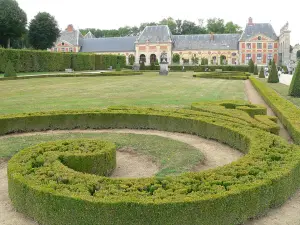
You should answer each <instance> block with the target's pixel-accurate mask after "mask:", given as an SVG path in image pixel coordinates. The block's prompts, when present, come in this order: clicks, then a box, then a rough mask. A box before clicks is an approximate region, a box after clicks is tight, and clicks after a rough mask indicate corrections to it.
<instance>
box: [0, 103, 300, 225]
mask: <svg viewBox="0 0 300 225" xmlns="http://www.w3.org/2000/svg"><path fill="white" fill-rule="evenodd" d="M195 105H196V106H197V109H198V110H199V111H195V110H183V109H178V110H167V109H155V108H138V107H111V108H108V109H101V110H91V111H61V112H48V113H47V112H45V113H30V114H18V115H3V116H1V117H0V125H1V126H0V127H1V130H0V134H2V135H5V134H8V133H13V132H30V131H40V130H48V129H51V130H55V129H64V130H66V129H74V128H79V129H88V128H89V129H107V128H130V129H155V130H165V131H171V132H182V133H190V134H195V135H199V136H202V137H205V138H209V139H214V140H217V141H219V142H222V143H226V144H228V145H229V146H231V147H234V148H236V149H238V150H240V151H241V152H244V153H247V155H246V156H245V157H243V158H241V159H240V160H238V161H236V162H234V163H231V164H229V165H226V166H224V167H220V168H216V169H213V170H208V171H204V172H201V173H199V172H197V173H185V174H182V175H179V176H176V177H164V178H161V177H151V178H140V179H111V178H106V177H103V176H96V175H92V174H83V173H80V172H78V171H75V170H72V169H70V168H68V167H66V166H64V165H63V164H61V163H59V162H57V161H56V160H55V159H54V158H51V157H50V156H51V155H47V154H45V157H46V158H43V157H40V156H41V153H42V152H43V151H37V152H36V154H34V152H33V155H32V156H33V157H31V154H32V153H29V155H28V159H29V160H28V161H27V160H23V156H22V154H25V152H27V151H28V150H24V151H22V152H20V153H19V154H17V155H15V156H14V157H13V158H12V160H11V161H10V162H9V166H8V177H9V193H10V196H11V199H12V202H13V203H14V205H15V207H16V208H17V209H18V210H19V211H21V212H23V213H25V214H27V215H29V216H31V217H34V218H35V219H36V220H37V221H38V222H40V223H42V224H68V223H72V224H97V223H101V224H146V223H147V224H171V223H172V224H195V223H197V224H207V225H209V224H239V223H242V222H244V221H245V220H247V219H248V218H251V217H255V216H257V215H260V214H262V213H264V212H265V211H267V210H268V209H269V208H271V207H275V206H278V205H280V204H282V203H283V202H284V201H286V200H287V199H288V198H289V197H290V195H291V194H293V193H294V192H295V190H296V189H297V188H298V187H299V184H300V178H299V177H300V176H299V173H300V161H299V160H300V153H299V152H300V151H299V147H298V146H295V145H289V144H288V143H287V142H286V141H284V140H283V139H282V138H280V137H278V136H276V135H274V134H271V133H270V132H268V131H266V130H263V129H260V128H259V127H255V126H253V124H252V123H251V122H247V123H244V124H242V123H241V122H235V121H233V120H228V113H230V112H232V110H239V109H237V108H242V109H246V108H249V110H250V111H251V112H252V116H254V118H255V113H257V112H259V113H261V112H262V111H263V110H262V109H261V107H258V108H257V109H255V108H256V107H255V106H251V105H249V103H244V105H243V104H241V103H238V104H236V103H232V104H230V103H229V102H227V103H226V104H225V105H224V106H223V105H222V104H221V105H220V106H218V107H219V109H222V111H226V110H228V113H225V112H223V113H216V112H212V111H210V112H208V110H211V109H207V108H208V107H207V106H204V107H203V110H201V108H202V107H201V104H195ZM214 107H217V105H216V104H215V106H214ZM226 107H227V109H226ZM233 108H236V109H233ZM219 109H218V112H219ZM241 112H243V111H241ZM243 116H244V115H241V117H243ZM249 117H250V115H249ZM233 118H234V117H233ZM271 120H273V118H271ZM34 149H35V147H33V148H32V150H33V151H34ZM52 151H53V152H55V151H59V149H57V148H52ZM28 152H30V150H29V151H28ZM53 154H54V153H53ZM32 159H34V160H35V161H38V163H37V164H35V163H33V164H32ZM43 159H45V161H44V162H47V163H44V162H43ZM48 162H49V163H48ZM33 165H38V166H36V167H33ZM58 178H59V179H58ZM129 205H130V207H128V206H129ZM112 209H113V210H112ZM183 209H184V210H183ZM53 210H55V212H56V213H49V212H51V211H53ZM71 211H72V213H66V212H71ZM132 212H138V213H132ZM161 212H163V213H161ZM90 215H92V216H90Z"/></svg>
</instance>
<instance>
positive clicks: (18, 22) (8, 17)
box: [0, 0, 27, 47]
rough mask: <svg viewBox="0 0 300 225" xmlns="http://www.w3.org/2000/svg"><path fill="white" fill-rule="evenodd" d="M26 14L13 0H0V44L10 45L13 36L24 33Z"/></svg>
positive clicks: (19, 35) (17, 36) (18, 36)
mask: <svg viewBox="0 0 300 225" xmlns="http://www.w3.org/2000/svg"><path fill="white" fill-rule="evenodd" d="M26 24H27V16H26V13H25V12H24V11H23V10H22V9H21V8H20V7H19V4H18V2H17V1H15V0H0V45H2V46H5V47H10V42H11V40H12V39H13V38H20V37H22V35H24V34H25V33H26Z"/></svg>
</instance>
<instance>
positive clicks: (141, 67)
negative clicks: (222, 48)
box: [140, 61, 146, 70]
mask: <svg viewBox="0 0 300 225" xmlns="http://www.w3.org/2000/svg"><path fill="white" fill-rule="evenodd" d="M140 70H146V66H145V62H144V61H142V62H141V63H140Z"/></svg>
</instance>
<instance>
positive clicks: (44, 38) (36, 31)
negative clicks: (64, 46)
mask: <svg viewBox="0 0 300 225" xmlns="http://www.w3.org/2000/svg"><path fill="white" fill-rule="evenodd" d="M59 34H60V30H59V28H58V24H57V21H56V20H55V18H54V17H53V16H51V15H50V14H49V13H46V12H40V13H38V14H37V15H36V16H35V17H34V19H32V20H31V22H30V25H29V32H28V38H29V43H30V44H31V46H32V47H33V48H35V49H42V50H45V49H47V48H50V47H52V46H53V43H54V42H55V41H56V40H57V38H58V37H59Z"/></svg>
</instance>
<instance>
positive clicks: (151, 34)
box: [137, 25, 172, 44]
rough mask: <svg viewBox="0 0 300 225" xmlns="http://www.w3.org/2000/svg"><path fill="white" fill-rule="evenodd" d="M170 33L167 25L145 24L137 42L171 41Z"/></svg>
mask: <svg viewBox="0 0 300 225" xmlns="http://www.w3.org/2000/svg"><path fill="white" fill-rule="evenodd" d="M171 37H172V33H171V31H170V29H169V27H168V26H167V25H157V26H146V28H145V29H144V30H143V32H142V33H141V34H140V36H139V37H138V39H137V43H139V44H143V43H147V42H148V43H157V42H171V41H172V40H171Z"/></svg>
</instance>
